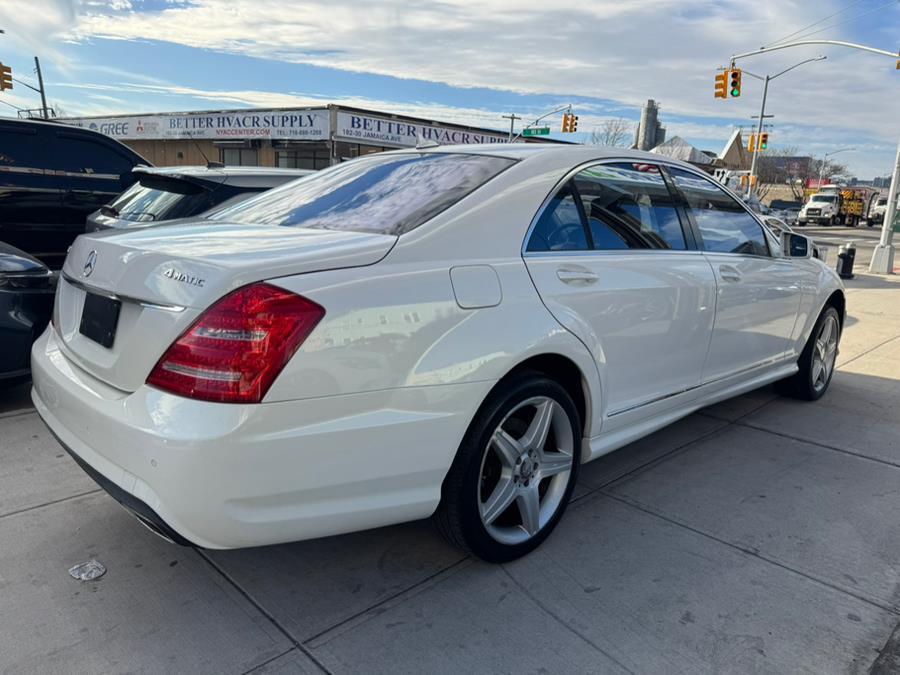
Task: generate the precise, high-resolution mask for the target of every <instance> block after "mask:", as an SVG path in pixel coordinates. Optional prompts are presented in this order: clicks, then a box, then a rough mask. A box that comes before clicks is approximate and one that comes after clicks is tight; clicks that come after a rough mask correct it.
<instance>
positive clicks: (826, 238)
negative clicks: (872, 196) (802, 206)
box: [795, 225, 900, 272]
mask: <svg viewBox="0 0 900 675" xmlns="http://www.w3.org/2000/svg"><path fill="white" fill-rule="evenodd" d="M795 229H796V231H797V232H798V233H799V234H805V235H806V236H808V237H811V238H812V239H814V240H815V241H816V242H818V243H820V244H824V245H826V246H828V247H829V248H830V252H829V255H828V258H827V262H828V263H829V264H830V265H831V266H832V267H834V265H835V264H836V263H837V257H836V256H837V250H838V248H839V247H841V246H843V245H844V244H846V243H848V242H853V244H854V245H855V246H856V263H855V265H854V268H853V269H854V271H855V272H865V271H867V270H868V268H869V261H870V260H872V252H873V251H874V250H875V245H876V244H878V242H879V241H880V239H881V225H876V226H874V227H866V226H865V225H861V226H859V227H822V226H819V225H805V226H804V227H797V228H795ZM897 262H898V264H900V260H898V261H897Z"/></svg>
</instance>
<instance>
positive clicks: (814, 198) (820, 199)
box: [809, 195, 837, 202]
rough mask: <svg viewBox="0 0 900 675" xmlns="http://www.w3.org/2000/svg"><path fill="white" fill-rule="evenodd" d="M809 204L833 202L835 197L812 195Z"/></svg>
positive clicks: (835, 199)
mask: <svg viewBox="0 0 900 675" xmlns="http://www.w3.org/2000/svg"><path fill="white" fill-rule="evenodd" d="M809 201H811V202H835V201H837V195H813V196H812V198H811V199H810V200H809Z"/></svg>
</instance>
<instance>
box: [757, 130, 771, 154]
mask: <svg viewBox="0 0 900 675" xmlns="http://www.w3.org/2000/svg"><path fill="white" fill-rule="evenodd" d="M759 149H760V150H768V149H769V134H768V133H767V132H765V131H764V132H763V133H761V134H760V135H759Z"/></svg>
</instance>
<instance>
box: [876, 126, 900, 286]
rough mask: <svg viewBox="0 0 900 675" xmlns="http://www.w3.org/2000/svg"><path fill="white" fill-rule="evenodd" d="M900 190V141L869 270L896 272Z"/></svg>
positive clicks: (886, 272)
mask: <svg viewBox="0 0 900 675" xmlns="http://www.w3.org/2000/svg"><path fill="white" fill-rule="evenodd" d="M898 192H900V143H897V160H896V161H895V162H894V176H893V178H892V179H891V187H890V190H889V191H888V201H887V208H886V209H885V210H884V223H882V225H881V241H880V242H878V246H876V247H875V253H873V254H872V262H870V263H869V271H870V272H875V273H876V274H893V273H894V245H893V244H892V243H891V240H892V239H893V236H894V230H893V226H894V220H895V219H896V218H897V214H898V209H897V194H898Z"/></svg>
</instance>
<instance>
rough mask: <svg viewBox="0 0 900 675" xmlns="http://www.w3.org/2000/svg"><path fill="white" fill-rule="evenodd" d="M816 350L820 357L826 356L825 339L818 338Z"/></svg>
mask: <svg viewBox="0 0 900 675" xmlns="http://www.w3.org/2000/svg"><path fill="white" fill-rule="evenodd" d="M816 352H818V354H819V358H820V359H824V358H825V341H824V340H822V339H821V338H820V339H818V340H816Z"/></svg>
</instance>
